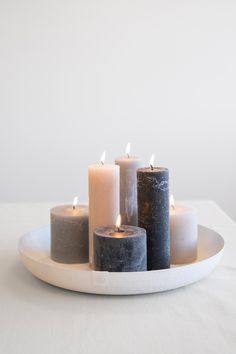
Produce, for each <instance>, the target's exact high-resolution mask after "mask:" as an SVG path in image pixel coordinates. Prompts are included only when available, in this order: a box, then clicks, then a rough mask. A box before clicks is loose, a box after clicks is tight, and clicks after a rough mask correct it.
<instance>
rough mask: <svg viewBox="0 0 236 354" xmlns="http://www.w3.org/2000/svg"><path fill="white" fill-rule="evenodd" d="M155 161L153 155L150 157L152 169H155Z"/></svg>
mask: <svg viewBox="0 0 236 354" xmlns="http://www.w3.org/2000/svg"><path fill="white" fill-rule="evenodd" d="M154 160H155V155H154V154H152V156H151V157H150V162H149V166H150V167H151V169H153V166H154Z"/></svg>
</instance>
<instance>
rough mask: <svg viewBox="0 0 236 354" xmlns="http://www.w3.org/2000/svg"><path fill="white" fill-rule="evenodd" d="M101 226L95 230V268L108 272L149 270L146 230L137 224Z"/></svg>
mask: <svg viewBox="0 0 236 354" xmlns="http://www.w3.org/2000/svg"><path fill="white" fill-rule="evenodd" d="M120 229H121V230H123V232H117V231H116V227H115V226H107V227H101V228H98V229H96V230H95V231H94V269H95V270H98V271H108V272H137V271H145V270H147V242H146V231H145V230H144V229H141V228H139V227H135V226H124V225H122V226H121V227H120Z"/></svg>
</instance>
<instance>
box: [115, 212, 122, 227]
mask: <svg viewBox="0 0 236 354" xmlns="http://www.w3.org/2000/svg"><path fill="white" fill-rule="evenodd" d="M120 225H121V215H120V214H119V215H118V216H117V219H116V228H117V229H118V230H119V228H120Z"/></svg>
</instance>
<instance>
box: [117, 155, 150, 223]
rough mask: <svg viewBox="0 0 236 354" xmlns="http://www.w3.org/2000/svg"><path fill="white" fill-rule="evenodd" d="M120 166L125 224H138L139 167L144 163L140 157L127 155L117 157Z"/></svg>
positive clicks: (121, 197) (121, 207)
mask: <svg viewBox="0 0 236 354" xmlns="http://www.w3.org/2000/svg"><path fill="white" fill-rule="evenodd" d="M115 162H116V164H117V165H119V166H120V213H121V219H122V223H123V224H124V225H134V226H137V225H138V206H137V169H138V168H140V167H141V166H142V164H143V160H142V159H141V158H139V157H134V156H130V157H128V156H125V157H120V158H117V159H116V161H115Z"/></svg>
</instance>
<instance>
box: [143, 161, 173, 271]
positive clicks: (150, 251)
mask: <svg viewBox="0 0 236 354" xmlns="http://www.w3.org/2000/svg"><path fill="white" fill-rule="evenodd" d="M137 178H138V218H139V226H140V227H142V228H144V229H146V231H147V268H148V270H155V269H165V268H169V267H170V223H169V171H168V169H167V168H163V167H153V165H152V163H151V162H150V167H149V168H141V169H139V170H138V172H137Z"/></svg>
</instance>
